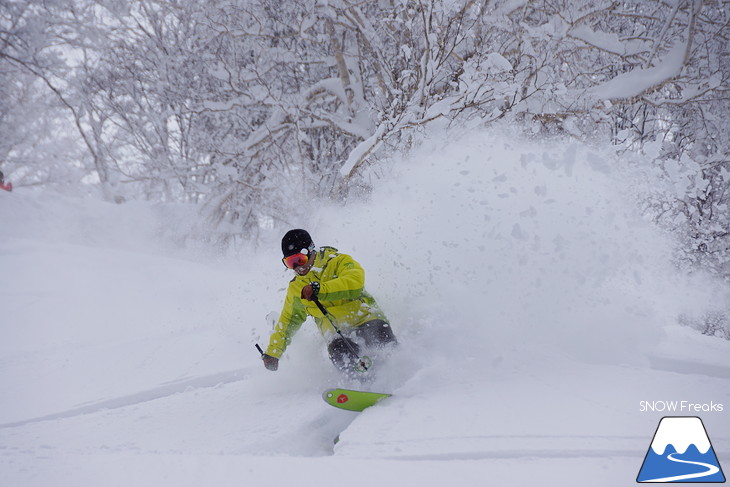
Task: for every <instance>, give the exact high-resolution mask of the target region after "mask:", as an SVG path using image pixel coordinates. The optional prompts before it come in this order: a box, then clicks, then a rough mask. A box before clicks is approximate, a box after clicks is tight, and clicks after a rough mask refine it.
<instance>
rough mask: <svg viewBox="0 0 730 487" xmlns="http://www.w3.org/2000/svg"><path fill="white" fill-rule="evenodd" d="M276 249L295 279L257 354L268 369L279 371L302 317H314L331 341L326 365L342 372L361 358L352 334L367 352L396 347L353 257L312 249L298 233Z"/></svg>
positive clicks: (330, 249)
mask: <svg viewBox="0 0 730 487" xmlns="http://www.w3.org/2000/svg"><path fill="white" fill-rule="evenodd" d="M281 250H282V252H283V253H284V257H283V259H282V262H284V265H285V266H286V267H287V268H289V269H292V270H293V271H294V272H295V273H296V276H295V277H294V279H292V280H291V282H289V288H288V290H287V293H286V298H285V300H284V307H283V309H282V311H281V314H280V316H279V320H278V321H277V323H276V326H275V327H274V332H273V334H272V335H271V338H270V340H269V346H268V348H267V349H266V353H264V354H262V359H263V361H264V366H265V367H266V368H267V369H269V370H277V369H278V368H279V359H280V358H281V356H282V355H283V353H284V351H285V350H286V348H287V346H289V344H290V343H291V340H292V337H293V336H294V334H295V333H296V332H297V331H298V330H299V328H300V327H301V326H302V323H304V321H305V320H306V319H307V316H312V317H314V321H315V323H316V324H317V327H318V328H319V330H320V332H321V333H322V334H323V335H324V336H325V337H327V338H328V339H329V340H330V341H329V345H328V347H327V350H328V352H329V357H330V360H332V363H333V364H334V365H335V366H336V367H337V368H338V369H339V370H341V371H343V372H345V373H349V372H350V371H352V370H353V366H354V365H355V363H356V362H357V356H358V355H359V354H360V346H359V345H358V344H357V343H356V342H355V341H353V340H352V339H351V338H349V337H348V336H353V335H354V336H355V337H357V338H359V339H360V340H362V341H363V342H364V345H365V347H368V348H370V347H375V348H381V347H383V346H385V345H386V344H388V343H393V344H395V343H396V339H395V335H393V330H392V329H391V327H390V324H389V323H388V320H387V318H386V317H385V314H384V313H383V312H382V311H381V310H380V308H379V307H378V305H377V303H376V302H375V299H374V298H373V297H372V296H371V295H370V294H368V293H367V292H366V291H365V271H364V270H363V268H362V267H361V266H360V264H358V263H357V262H356V261H355V260H354V259H353V258H352V257H350V256H349V255H346V254H341V253H339V252H338V251H337V249H335V248H333V247H320V248H319V249H318V248H316V247H315V245H314V243H313V242H312V238H311V237H310V235H309V233H308V232H307V231H306V230H302V229H295V230H290V231H288V232H287V233H286V235H284V238H282V240H281ZM325 312H326V313H327V316H325ZM335 327H336V328H335ZM337 330H339V331H340V332H341V333H337Z"/></svg>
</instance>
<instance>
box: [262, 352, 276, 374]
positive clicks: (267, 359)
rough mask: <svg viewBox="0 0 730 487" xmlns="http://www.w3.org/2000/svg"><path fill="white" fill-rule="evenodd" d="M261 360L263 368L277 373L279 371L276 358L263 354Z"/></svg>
mask: <svg viewBox="0 0 730 487" xmlns="http://www.w3.org/2000/svg"><path fill="white" fill-rule="evenodd" d="M261 360H263V361H264V367H266V368H267V369H269V370H271V371H274V372H275V371H277V370H279V359H278V358H276V357H272V356H271V355H267V354H263V355H262V356H261Z"/></svg>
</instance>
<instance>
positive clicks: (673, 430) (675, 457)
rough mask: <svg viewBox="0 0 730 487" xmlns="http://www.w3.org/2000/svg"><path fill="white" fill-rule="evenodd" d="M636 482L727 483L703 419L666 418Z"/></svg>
mask: <svg viewBox="0 0 730 487" xmlns="http://www.w3.org/2000/svg"><path fill="white" fill-rule="evenodd" d="M636 481H637V482H639V483H643V482H703V483H710V482H712V483H722V482H725V475H724V474H723V473H722V467H720V462H718V461H717V455H715V450H714V449H713V448H712V444H711V443H710V437H709V436H707V430H705V425H704V424H703V423H702V420H701V419H700V418H698V417H695V416H665V417H663V418H662V419H661V421H659V426H658V427H657V430H656V433H654V438H653V439H652V440H651V445H649V450H648V451H647V452H646V457H645V458H644V463H643V464H642V465H641V470H639V475H638V476H637V477H636Z"/></svg>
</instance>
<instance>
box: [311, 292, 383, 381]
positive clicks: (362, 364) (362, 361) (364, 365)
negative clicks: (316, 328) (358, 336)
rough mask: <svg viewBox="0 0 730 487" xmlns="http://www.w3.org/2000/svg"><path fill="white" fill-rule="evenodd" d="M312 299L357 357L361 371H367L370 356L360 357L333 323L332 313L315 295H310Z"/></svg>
mask: <svg viewBox="0 0 730 487" xmlns="http://www.w3.org/2000/svg"><path fill="white" fill-rule="evenodd" d="M312 301H314V304H316V305H317V307H318V308H319V310H320V311H321V312H322V314H323V315H324V316H325V318H327V321H329V322H330V325H332V328H334V329H335V332H337V334H338V335H340V337H341V338H342V340H343V341H344V342H345V345H346V346H347V349H348V350H350V353H352V354H353V355H354V356H355V358H356V359H357V364H358V366H359V367H360V368H362V371H363V372H365V371H367V370H368V369H369V368H370V367H371V366H372V364H373V361H372V360H370V357H362V358H360V355H359V354H358V353H357V351H356V350H355V347H353V346H352V344H351V343H350V340H348V339H347V338H345V335H343V334H342V331H340V328H339V327H338V326H337V325H335V322H334V320H333V319H332V315H330V313H329V311H327V308H325V307H324V305H322V303H320V301H319V299H317V297H316V296H313V297H312ZM366 359H367V360H366Z"/></svg>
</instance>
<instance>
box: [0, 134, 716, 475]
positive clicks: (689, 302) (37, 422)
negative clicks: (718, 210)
mask: <svg viewBox="0 0 730 487" xmlns="http://www.w3.org/2000/svg"><path fill="white" fill-rule="evenodd" d="M447 137H448V138H445V137H442V136H439V135H438V134H434V135H433V136H432V137H430V141H429V142H428V143H426V144H424V145H423V147H421V148H419V149H418V150H417V151H416V152H415V153H414V154H413V156H412V157H411V158H409V159H408V160H405V161H397V163H395V164H393V165H392V167H393V168H394V169H393V171H394V173H393V174H391V177H390V179H389V181H388V182H385V183H383V184H381V185H379V186H378V187H377V188H376V189H375V190H374V192H373V194H372V198H371V201H370V202H368V203H360V204H350V205H348V206H346V207H340V206H333V205H331V204H326V203H322V204H320V205H319V210H318V212H317V213H315V214H314V215H311V216H310V218H309V219H308V220H307V221H294V222H291V225H292V227H299V226H304V227H306V228H308V229H310V231H311V233H312V234H313V237H314V239H315V243H317V244H320V245H332V246H334V247H337V248H339V249H340V250H342V251H343V252H348V253H350V254H352V255H353V256H354V257H355V258H356V259H357V260H359V261H360V262H361V263H362V264H363V266H364V268H365V270H366V272H367V283H368V284H367V287H368V289H369V291H370V292H371V293H372V294H374V295H375V297H376V298H377V299H378V301H379V303H380V304H381V306H382V307H383V308H384V310H385V311H386V313H387V314H388V315H389V317H390V318H391V320H392V322H393V326H394V330H395V332H396V334H397V336H398V338H399V341H400V347H399V349H398V351H397V353H395V354H393V355H392V356H391V357H389V358H388V359H387V360H381V361H380V362H378V363H376V366H380V368H381V370H380V372H379V375H378V377H377V378H376V380H375V381H374V383H373V384H372V385H371V386H370V387H371V389H372V390H378V391H385V392H392V393H393V394H394V395H393V397H391V398H389V399H387V400H386V401H383V402H382V403H380V404H379V405H378V406H376V407H374V408H371V409H369V410H366V411H364V412H363V413H360V414H357V413H351V412H348V411H340V410H337V409H334V408H331V407H329V406H327V405H326V404H325V403H324V402H323V401H322V400H321V393H322V391H323V390H325V389H327V388H330V387H337V386H345V387H347V386H353V385H355V384H353V383H350V382H348V381H346V380H343V379H341V378H339V377H338V375H337V374H336V373H335V371H334V370H333V369H332V367H331V365H330V364H329V362H328V359H327V358H326V355H325V351H324V344H323V343H322V341H321V338H320V337H319V336H318V334H317V332H316V331H315V329H314V327H313V326H311V324H310V323H307V324H305V325H304V327H303V328H302V330H301V331H300V332H299V334H298V335H297V336H296V337H295V339H294V342H293V344H292V346H291V347H290V349H289V350H288V351H287V354H286V355H285V357H284V358H283V359H282V362H281V366H280V369H279V371H278V372H276V373H272V372H269V371H266V370H265V369H264V368H263V367H262V365H261V363H260V360H259V357H258V353H257V352H256V350H255V348H254V344H255V343H260V344H262V345H265V344H266V342H267V339H268V334H269V331H270V325H269V324H268V323H267V321H266V319H265V316H266V315H267V313H269V312H270V311H272V310H278V309H279V307H280V305H281V301H282V299H283V296H284V288H285V287H286V283H287V282H288V280H289V279H290V275H289V274H288V271H286V270H285V269H284V268H283V266H282V265H281V262H280V255H279V251H278V239H279V238H280V235H279V232H278V231H277V232H276V233H271V234H270V235H268V236H265V237H264V243H265V245H263V246H262V247H260V248H258V249H254V250H250V249H247V250H246V251H245V252H244V251H242V252H241V254H240V255H238V256H227V257H223V256H216V257H214V256H206V255H204V254H191V253H190V252H188V251H186V250H184V249H180V248H177V247H175V246H174V245H173V244H172V243H171V237H174V236H175V232H184V231H185V222H186V221H187V220H191V219H190V218H188V219H185V218H180V217H179V216H180V213H179V212H180V211H183V212H184V211H190V210H189V209H187V210H186V209H185V208H183V209H182V210H180V209H176V210H174V211H172V210H169V209H164V208H159V207H153V206H149V205H144V204H141V203H127V204H124V205H110V204H106V203H101V202H98V201H96V200H94V199H91V198H81V197H70V196H62V195H58V194H52V193H37V192H33V191H31V190H26V191H20V190H19V191H16V192H13V193H7V194H0V218H1V219H2V222H3V225H2V229H1V230H0V266H1V268H2V269H3V273H4V278H3V279H2V281H0V316H2V319H1V320H0V325H1V326H2V336H3V339H2V340H1V341H0V390H2V391H3V393H2V394H0V452H2V455H1V456H0V478H2V479H3V484H4V485H18V486H21V485H22V486H28V487H31V486H48V485H54V486H115V485H120V486H122V485H123V486H129V485H135V486H160V485H179V486H186V485H190V486H197V485H222V486H226V485H236V486H240V485H255V484H265V485H270V484H271V485H274V484H275V485H284V484H289V483H296V484H297V485H316V484H321V483H324V482H338V483H339V482H346V483H347V484H349V485H353V486H365V485H368V486H371V485H373V484H380V485H394V484H408V485H423V486H432V485H433V486H440V485H458V484H465V485H473V484H478V483H484V482H491V483H495V484H506V485H530V486H544V485H591V486H603V485H606V486H609V485H611V486H613V485H623V484H628V483H633V482H634V479H635V478H636V474H637V472H638V470H639V468H640V466H641V463H642V461H643V458H644V456H645V454H646V451H647V448H648V447H649V444H650V442H651V439H652V436H653V434H654V432H655V430H656V427H657V424H658V422H659V420H660V418H661V417H662V416H663V415H664V414H666V413H662V412H659V411H654V412H642V411H641V410H640V402H641V401H660V400H687V401H690V402H692V403H710V402H713V403H716V404H717V403H720V404H724V405H725V409H724V410H723V411H722V412H703V413H701V414H697V413H692V414H691V415H699V416H701V417H702V420H703V422H704V424H705V427H706V428H707V430H708V433H709V435H710V438H711V439H712V442H713V447H714V450H715V451H716V453H717V454H718V458H719V460H720V463H721V464H723V463H724V464H726V465H727V464H730V434H729V433H728V432H730V419H728V413H727V411H728V408H729V407H730V387H728V385H729V382H730V342H727V341H723V340H721V339H718V338H711V337H705V336H702V335H700V334H698V333H697V332H695V331H693V330H691V329H689V328H682V327H679V326H678V325H676V323H677V317H678V316H679V315H680V314H682V313H696V314H701V313H702V312H703V311H704V310H705V309H707V308H708V307H710V306H712V304H713V302H714V303H717V302H723V301H724V302H727V299H728V289H727V288H726V287H723V286H722V285H720V284H718V283H715V282H712V281H709V280H706V279H704V278H702V277H701V276H695V277H693V278H689V277H685V276H682V275H679V274H677V273H676V272H675V271H674V270H673V269H672V267H671V265H669V255H670V252H671V242H669V241H668V240H667V237H666V236H664V235H661V234H659V233H657V232H656V231H655V229H654V228H653V227H652V226H651V225H650V224H648V223H647V222H645V221H644V220H643V219H642V218H640V217H639V216H638V215H637V214H636V212H635V210H634V208H633V207H632V205H631V199H630V197H629V196H630V195H628V194H627V193H626V191H624V190H622V188H626V187H627V186H628V184H627V181H626V180H625V179H624V178H625V176H624V175H622V174H621V173H620V171H618V170H617V169H616V164H612V163H611V160H610V159H609V158H608V156H606V155H604V154H602V153H600V151H598V150H596V149H591V148H588V147H585V146H580V145H576V144H572V143H551V144H549V143H544V142H543V143H538V142H533V141H527V140H522V139H520V138H519V137H517V136H516V135H514V134H510V133H496V132H481V131H477V132H472V133H469V134H465V135H462V136H460V137H457V136H455V135H454V134H448V136H447ZM598 161H601V163H599V162H598ZM607 161H608V162H607ZM163 210H164V211H163ZM171 215H178V216H176V217H171ZM183 216H184V213H183ZM338 434H339V435H340V438H341V441H340V442H339V443H338V444H337V445H336V446H335V445H334V444H333V439H334V437H335V436H337V435H338Z"/></svg>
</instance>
